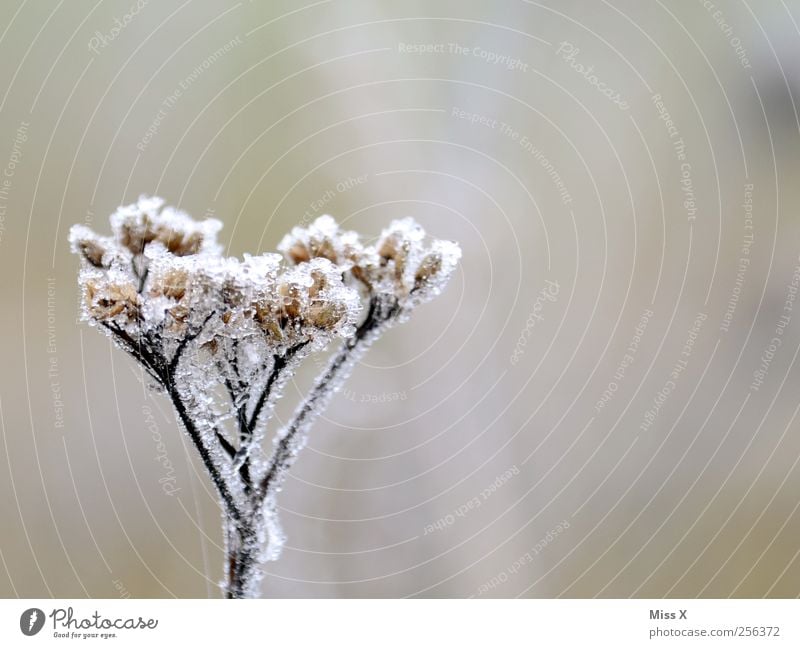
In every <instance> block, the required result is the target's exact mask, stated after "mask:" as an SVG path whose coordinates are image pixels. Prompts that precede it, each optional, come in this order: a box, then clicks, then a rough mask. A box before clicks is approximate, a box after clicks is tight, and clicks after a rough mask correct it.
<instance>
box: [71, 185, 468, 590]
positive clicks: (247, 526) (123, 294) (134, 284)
mask: <svg viewBox="0 0 800 648" xmlns="http://www.w3.org/2000/svg"><path fill="white" fill-rule="evenodd" d="M220 227H221V223H220V222H219V221H217V220H214V219H207V220H204V221H200V222H198V221H194V220H193V219H192V218H190V217H189V216H188V215H186V214H184V213H183V212H180V211H177V210H175V209H173V208H171V207H165V206H164V202H163V201H162V200H161V199H160V198H146V197H142V198H140V199H139V200H138V202H136V203H135V204H133V205H128V206H126V207H120V208H119V209H118V210H117V211H116V212H115V213H114V214H113V215H112V216H111V229H112V236H110V237H106V236H100V235H98V234H96V233H95V232H93V231H92V230H90V229H89V228H87V227H85V226H82V225H76V226H74V227H73V228H72V229H71V231H70V243H71V247H72V251H73V252H74V253H75V254H77V255H78V256H79V257H80V259H81V270H80V273H79V277H78V282H79V284H80V286H81V290H82V295H83V300H82V305H81V311H82V314H83V317H84V318H85V319H87V320H88V321H89V322H90V323H92V324H94V325H97V326H98V327H99V328H101V329H102V330H103V331H104V332H105V333H106V334H108V335H109V336H110V337H111V338H112V340H114V342H115V343H116V344H118V345H119V346H120V347H121V348H123V349H124V350H125V351H127V352H128V353H129V354H131V355H132V356H133V357H135V358H136V360H137V361H138V362H139V363H140V364H141V365H142V367H143V368H144V370H145V371H146V373H147V375H148V376H149V377H150V379H151V384H152V385H153V386H154V387H155V388H156V389H158V390H159V391H160V392H162V393H163V394H165V395H166V396H167V397H168V398H169V399H170V400H171V402H172V404H173V406H174V408H175V412H176V414H177V415H178V417H179V419H180V420H181V423H182V424H183V427H184V429H185V431H186V433H187V434H188V435H189V437H190V438H191V440H192V442H193V444H194V446H195V448H196V449H197V451H198V453H199V454H200V457H201V459H202V461H203V463H204V465H205V467H206V470H207V471H208V474H209V476H210V477H211V479H212V481H213V482H214V485H215V487H216V489H217V492H218V493H219V496H220V499H221V501H222V505H223V508H224V511H225V519H226V523H225V534H226V535H225V538H226V551H227V563H226V576H227V578H226V582H225V584H224V591H225V593H226V595H228V596H232V597H242V596H254V595H256V594H257V588H258V581H259V579H260V570H259V562H260V561H263V560H274V559H276V558H277V557H278V556H279V555H280V551H281V547H282V545H283V540H284V536H283V532H282V531H281V528H280V524H279V521H278V517H277V505H276V495H277V493H278V491H279V490H280V487H281V484H282V482H283V479H284V478H285V475H286V472H287V471H288V469H289V467H290V466H291V464H292V462H293V461H294V458H295V457H296V456H297V454H298V452H299V450H300V449H301V447H302V446H303V443H304V440H305V436H306V432H307V430H308V428H309V426H310V424H311V422H312V421H313V420H314V418H315V417H317V416H319V414H320V413H321V412H322V410H323V409H324V407H325V405H326V404H327V402H328V401H329V399H330V395H331V394H332V393H333V391H334V390H335V389H336V388H337V387H338V385H340V384H341V382H342V381H343V380H344V379H345V378H346V377H347V375H348V374H349V372H350V371H351V370H352V368H353V366H354V365H355V363H356V362H357V360H358V358H359V357H361V355H362V354H363V353H364V351H365V350H366V349H367V347H368V346H369V345H370V344H371V343H372V342H373V341H374V340H375V339H376V338H377V336H378V335H379V334H380V332H381V331H382V330H383V329H385V328H387V327H389V326H391V325H393V324H394V323H396V322H398V321H401V320H402V319H404V318H405V317H406V316H407V315H408V313H409V312H410V311H411V309H412V308H413V307H414V306H416V305H417V304H419V303H421V302H423V301H426V300H427V299H429V298H430V297H431V296H433V295H435V294H437V293H438V292H439V291H440V290H441V289H442V287H443V286H444V285H445V284H446V282H447V280H448V279H449V277H450V276H451V275H452V272H453V270H454V268H455V266H456V263H457V261H458V259H459V257H460V254H461V253H460V250H459V248H458V246H457V245H456V244H455V243H451V242H449V241H438V240H434V241H432V242H430V243H426V238H425V232H424V231H423V230H422V228H421V227H420V226H419V225H417V224H416V223H415V222H414V221H413V220H411V219H403V220H401V221H395V222H393V223H392V224H391V225H390V226H389V227H388V228H387V229H386V230H384V232H383V233H382V234H381V236H380V238H379V239H378V241H377V242H376V243H375V244H374V245H364V244H363V243H362V242H361V240H360V238H359V236H358V234H356V233H355V232H350V231H342V230H340V229H339V226H338V225H337V224H336V222H335V221H334V220H333V219H332V218H331V217H330V216H323V217H320V218H318V219H317V220H316V221H314V223H312V224H311V225H310V226H309V227H307V228H299V227H297V228H294V229H293V230H292V232H291V234H289V235H287V236H286V237H285V238H284V239H283V241H282V242H281V245H280V248H279V249H280V251H281V252H282V253H283V256H281V255H280V254H262V255H259V256H251V255H244V257H243V258H242V259H238V258H233V257H224V256H222V250H221V247H220V246H219V244H218V243H217V240H216V237H217V233H218V232H219V229H220ZM284 257H285V259H286V260H287V261H288V263H285V261H284ZM364 298H365V300H366V304H363V305H362V299H364ZM364 306H366V309H365V308H364ZM363 312H366V314H362V313H363ZM335 338H340V339H341V343H340V349H339V350H338V351H337V352H335V353H334V354H333V356H332V358H331V359H330V361H329V364H328V366H327V367H326V369H325V370H324V371H323V372H322V373H321V374H320V376H319V377H318V378H317V381H316V383H315V385H314V387H313V388H312V389H311V391H310V393H309V394H308V396H307V397H306V398H305V399H304V400H303V401H302V402H301V403H300V405H299V406H298V408H297V410H296V411H295V414H294V415H293V417H292V418H291V419H290V420H289V422H288V423H287V425H286V426H285V427H284V428H283V429H282V430H280V431H279V432H278V433H277V434H276V436H275V440H274V443H273V447H272V449H271V453H270V454H269V456H267V454H266V452H265V449H264V448H263V447H262V444H261V441H262V440H263V437H264V435H265V430H266V426H267V422H268V421H269V419H270V417H271V415H272V411H273V408H274V405H275V402H276V400H277V399H278V398H280V396H281V394H282V392H283V388H284V386H285V384H286V382H287V381H288V380H289V378H290V377H291V376H292V375H293V373H294V372H295V371H296V369H297V367H298V365H299V363H300V362H301V361H302V359H303V358H304V357H306V356H307V355H309V354H310V353H312V352H314V351H318V350H320V349H322V348H323V347H325V346H326V345H327V344H328V343H329V342H331V341H332V340H334V339H335ZM231 422H233V424H232V427H233V431H231V430H230V429H229V428H230V427H231Z"/></svg>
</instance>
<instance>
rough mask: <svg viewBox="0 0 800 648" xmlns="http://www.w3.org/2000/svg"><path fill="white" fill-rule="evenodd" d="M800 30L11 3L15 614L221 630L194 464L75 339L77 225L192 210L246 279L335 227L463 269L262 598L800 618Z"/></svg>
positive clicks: (343, 413) (163, 408) (7, 383)
mask: <svg viewBox="0 0 800 648" xmlns="http://www.w3.org/2000/svg"><path fill="white" fill-rule="evenodd" d="M798 22H800V2H797V1H795V0H766V1H764V2H758V3H756V2H748V1H747V0H741V1H722V0H720V1H717V0H715V1H714V2H713V3H712V2H686V3H672V2H662V1H659V0H652V1H651V0H648V1H646V2H641V1H638V0H610V1H608V2H606V1H604V0H603V1H601V2H588V1H586V0H583V1H580V2H579V1H574V0H572V1H564V0H560V1H558V2H556V1H550V2H532V1H528V0H513V1H512V0H507V1H506V0H504V1H501V2H491V3H490V2H488V1H479V0H452V1H446V0H439V1H437V2H422V1H416V0H410V1H409V2H403V3H397V2H388V1H380V2H374V1H372V2H366V1H357V0H320V1H316V2H309V3H307V4H301V3H293V2H289V1H288V0H285V1H270V2H252V1H250V2H208V1H204V0H187V1H184V2H179V1H176V2H172V1H162V2H154V1H152V0H151V1H150V2H147V1H146V0H109V1H105V2H102V1H98V2H94V1H93V0H91V1H87V2H69V3H67V2H64V1H63V0H61V1H60V2H44V1H42V0H33V1H27V0H25V1H23V2H19V1H17V0H9V1H7V2H5V3H4V4H3V10H2V17H1V18H0V56H1V58H2V61H3V64H2V66H0V264H2V274H0V276H2V281H0V312H1V313H2V315H0V336H1V337H0V339H2V344H1V345H0V367H2V371H1V372H0V434H2V443H0V513H2V519H3V524H2V526H0V595H3V596H5V597H15V596H20V597H49V596H54V597H116V596H123V597H128V596H130V597H171V596H176V597H216V596H219V590H218V587H217V581H218V580H219V579H220V578H221V573H222V564H221V563H222V553H221V548H220V546H221V537H220V524H219V522H220V513H219V508H218V506H217V503H216V501H215V498H214V495H213V492H212V490H211V486H210V484H209V482H208V480H207V478H206V476H205V474H204V473H203V471H202V468H201V467H200V466H199V463H198V461H197V458H196V457H195V456H194V453H193V451H192V449H191V448H190V447H188V445H187V443H186V442H185V440H184V439H183V437H182V435H181V433H180V431H179V428H178V425H177V423H176V421H175V419H174V417H173V415H172V413H171V410H170V409H169V407H168V404H167V402H166V401H165V400H164V399H163V398H161V397H159V396H157V395H154V394H151V393H148V392H147V391H146V390H145V389H144V388H143V387H142V384H141V381H140V374H139V372H138V370H137V368H136V367H135V366H134V365H133V364H132V362H131V361H130V360H129V359H128V358H127V357H126V356H125V355H124V354H123V353H121V352H119V351H117V350H115V349H113V348H112V347H111V345H110V343H109V341H108V339H107V338H105V337H104V336H102V335H99V334H98V333H97V332H96V331H94V330H91V329H89V328H87V327H86V326H84V325H83V324H81V323H80V322H79V321H78V291H77V287H76V273H77V268H78V263H77V259H76V258H75V257H73V256H72V255H71V254H70V253H69V249H68V245H67V242H66V236H67V231H68V228H69V227H70V225H72V224H73V223H86V224H88V225H90V226H92V227H94V228H95V229H96V230H97V231H99V232H101V233H108V232H109V228H108V215H109V214H110V213H111V212H113V211H114V209H115V208H116V207H117V206H118V205H121V204H127V203H130V202H133V201H135V200H136V198H137V197H138V196H139V195H140V194H157V195H160V196H163V197H164V198H165V199H166V200H167V202H168V203H171V204H173V205H177V206H179V207H180V208H182V209H184V210H186V211H187V212H189V213H191V214H192V215H194V216H195V217H198V218H200V217H203V216H208V215H213V216H215V217H217V218H220V219H221V220H222V221H223V222H224V223H225V228H224V230H223V233H222V240H223V241H225V243H226V244H227V245H228V251H229V253H231V254H236V255H239V254H242V253H243V252H246V251H248V252H263V251H269V250H273V249H274V248H275V246H276V245H277V243H278V241H279V240H280V238H281V237H282V236H283V234H284V233H285V232H286V231H288V230H289V229H290V228H291V227H292V226H294V225H296V224H298V223H307V222H308V221H309V220H310V219H311V218H314V217H316V216H317V215H319V214H322V213H330V214H332V215H334V216H335V217H336V218H337V219H339V220H340V221H343V222H344V223H345V224H346V226H347V227H348V228H352V229H358V230H360V231H363V232H364V233H366V234H367V235H377V234H378V233H379V232H380V230H381V229H382V228H383V227H384V226H385V225H386V224H388V222H389V221H390V220H391V219H393V218H397V217H401V216H405V215H413V216H414V217H415V218H416V219H418V220H419V221H420V222H421V223H422V224H423V225H424V226H425V228H426V229H427V230H428V231H429V232H431V233H432V234H433V235H435V236H437V237H442V238H452V239H455V240H457V241H459V242H460V244H461V246H462V248H463V250H464V258H463V262H462V265H461V268H460V270H459V272H458V273H457V275H456V276H455V278H454V280H453V281H452V283H451V285H450V286H449V288H448V289H447V291H446V293H445V294H444V295H442V296H441V297H440V298H439V299H437V300H436V301H434V302H432V303H430V304H429V305H427V306H425V307H424V308H422V309H420V310H419V311H418V312H417V313H416V316H415V317H414V318H413V320H412V321H410V322H409V323H408V324H406V325H404V326H402V327H398V328H396V329H394V330H393V331H392V332H391V333H390V334H388V335H386V336H385V337H384V338H383V339H382V340H381V341H380V343H379V344H377V345H376V346H375V347H374V348H373V349H372V350H371V352H370V353H369V355H368V356H367V357H366V359H365V361H364V362H362V363H361V365H360V366H359V367H358V368H357V369H356V371H355V372H354V374H353V376H352V378H351V379H350V381H349V382H348V383H347V385H346V386H345V389H344V390H343V391H342V392H341V393H340V394H339V395H338V396H337V397H336V399H335V401H334V402H333V404H332V406H331V407H330V409H329V410H328V412H327V415H326V417H325V419H324V420H322V421H320V422H319V423H318V424H317V425H316V427H315V429H314V431H313V433H312V436H311V439H310V443H309V447H308V448H307V449H306V450H305V451H304V453H303V454H302V456H301V457H300V459H299V461H298V462H297V464H296V466H295V467H294V469H293V471H292V474H291V476H290V478H289V480H288V482H287V485H286V488H285V490H284V492H283V493H282V498H281V500H280V504H281V509H282V518H283V522H284V525H285V528H286V532H287V534H288V543H287V547H286V550H285V552H284V555H283V557H282V558H281V560H280V561H278V562H274V563H269V564H268V565H267V566H266V572H267V576H266V578H265V581H264V587H263V590H264V595H265V596H269V597H558V596H565V597H593V596H607V597H629V596H637V597H664V596H674V597H678V596H679V597H695V596H709V597H712V596H713V597H728V596H737V597H762V596H769V597H795V596H797V595H798V593H800V560H799V559H798V553H800V515H799V514H798V503H800V499H798V494H799V493H800V469H798V461H799V460H800V435H799V434H798V430H800V420H798V418H797V413H798V407H800V375H799V374H800V372H799V371H798V367H797V366H796V361H797V356H798V351H800V304H798V303H797V302H796V301H795V296H796V292H797V288H798V285H799V284H800V238H799V237H798V218H797V210H798V205H800V183H798V181H797V178H798V173H799V172H800V168H799V167H798V165H800V155H799V153H800V120H799V119H798V105H797V104H798V102H799V101H800V67H798V61H800V27H799V26H798ZM323 361H324V358H320V359H319V361H318V362H317V363H315V362H307V363H306V365H307V366H306V367H305V368H304V370H303V371H301V372H300V373H299V374H298V376H297V378H296V380H295V381H294V383H293V384H292V385H291V386H290V388H289V389H288V392H287V397H286V398H284V402H283V403H282V405H281V408H280V410H279V418H281V417H284V418H285V416H286V415H287V413H288V412H290V411H291V409H292V404H293V402H295V401H296V399H297V397H298V396H299V395H300V394H302V393H303V391H304V389H305V388H306V387H307V386H308V384H309V382H310V380H311V379H312V378H313V374H314V370H315V369H317V368H318V367H319V366H320V363H321V362H323Z"/></svg>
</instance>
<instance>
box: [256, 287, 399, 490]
mask: <svg viewBox="0 0 800 648" xmlns="http://www.w3.org/2000/svg"><path fill="white" fill-rule="evenodd" d="M395 314H396V306H395V305H389V306H388V307H387V306H386V304H381V302H380V301H379V299H378V298H373V299H372V300H370V304H369V309H368V311H367V315H366V317H365V318H364V321H363V322H362V323H361V325H360V326H359V327H358V329H357V330H356V332H355V334H354V335H353V336H352V337H350V338H348V339H347V341H346V342H345V343H344V344H343V345H342V348H341V349H340V350H339V351H338V352H337V354H336V355H335V356H334V357H333V358H332V359H331V361H330V362H329V363H328V366H327V368H326V369H325V371H324V372H323V373H322V375H321V376H319V377H318V378H317V381H316V383H315V385H314V388H313V389H312V391H311V393H310V394H309V395H308V397H307V398H306V400H305V401H303V404H302V405H301V407H300V409H299V410H298V411H297V412H295V414H294V416H293V417H292V419H291V421H290V422H289V424H288V425H287V427H286V431H285V433H284V435H283V437H281V439H280V441H279V442H278V447H277V448H275V452H274V453H273V455H272V459H271V460H270V464H269V468H268V470H267V474H266V475H265V476H264V478H263V479H262V481H261V483H260V484H259V489H258V495H259V498H260V499H261V501H262V502H263V500H264V499H265V498H266V496H267V494H268V493H269V492H270V489H272V488H274V487H275V486H276V485H277V480H278V478H279V477H280V475H281V474H282V473H283V468H285V467H286V464H287V462H288V461H290V460H291V458H292V452H291V449H292V443H294V440H295V438H296V437H297V434H298V433H299V432H300V430H301V429H302V428H303V425H304V424H305V422H306V420H307V419H308V417H309V416H310V415H311V414H313V413H314V412H315V411H318V410H317V404H318V403H319V402H320V401H321V400H323V399H324V398H325V397H326V396H327V395H328V393H329V392H330V390H331V385H333V384H335V381H336V379H337V378H338V376H339V373H340V372H341V371H342V369H343V368H344V367H346V366H347V364H348V362H347V361H348V360H349V358H350V356H351V355H352V353H353V352H354V351H355V350H356V349H357V348H358V347H359V346H360V345H362V344H363V343H364V342H365V340H366V339H367V337H368V336H369V334H370V333H371V332H372V331H374V330H375V329H376V328H377V327H378V326H380V325H381V324H383V323H384V322H386V321H388V320H389V319H391V318H392V317H394V315H395Z"/></svg>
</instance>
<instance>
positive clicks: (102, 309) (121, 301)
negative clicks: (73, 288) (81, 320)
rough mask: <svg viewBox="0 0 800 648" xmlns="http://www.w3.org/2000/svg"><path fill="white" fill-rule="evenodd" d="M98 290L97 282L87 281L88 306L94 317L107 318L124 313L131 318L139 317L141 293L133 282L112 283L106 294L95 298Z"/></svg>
mask: <svg viewBox="0 0 800 648" xmlns="http://www.w3.org/2000/svg"><path fill="white" fill-rule="evenodd" d="M98 292H99V289H98V287H97V285H96V284H95V283H93V282H87V284H86V297H87V302H88V303H87V306H88V309H89V312H90V313H91V315H92V316H93V317H94V318H96V319H98V320H106V319H110V318H112V317H117V316H118V315H122V314H123V313H124V314H125V315H127V316H128V317H130V318H134V317H138V315H139V295H138V293H137V292H136V289H135V288H134V287H133V285H132V284H110V285H109V286H107V287H106V289H105V292H106V294H105V295H102V296H100V297H99V298H97V299H95V297H97V293H98Z"/></svg>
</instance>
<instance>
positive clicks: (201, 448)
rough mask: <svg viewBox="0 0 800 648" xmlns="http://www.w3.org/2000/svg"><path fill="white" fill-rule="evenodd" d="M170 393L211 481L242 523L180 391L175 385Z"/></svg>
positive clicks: (169, 390) (229, 508) (231, 511)
mask: <svg viewBox="0 0 800 648" xmlns="http://www.w3.org/2000/svg"><path fill="white" fill-rule="evenodd" d="M168 393H169V396H170V399H171V400H172V406H173V407H174V408H175V411H176V412H177V413H178V416H179V417H180V419H181V422H182V423H183V426H184V427H185V428H186V432H187V433H188V434H189V438H190V439H191V440H192V442H193V443H194V446H195V448H196V449H197V451H198V452H199V453H200V458H201V459H202V460H203V465H204V466H205V467H206V470H207V471H208V474H209V475H210V476H211V481H212V482H214V485H215V486H216V487H217V490H218V491H219V494H220V497H222V501H223V502H224V504H225V508H226V510H227V511H228V514H229V515H230V516H231V517H232V518H233V519H234V520H236V521H237V522H240V521H241V519H242V514H241V512H240V511H239V508H238V507H237V506H236V502H235V501H234V499H233V495H231V492H230V490H229V488H228V484H227V483H226V482H225V479H224V478H223V477H222V474H221V473H220V472H219V469H218V468H217V466H216V464H215V463H214V460H213V458H212V457H211V453H210V452H209V450H208V448H207V447H206V446H205V444H204V443H203V439H202V437H201V436H200V432H199V431H198V430H197V428H196V427H195V424H194V421H192V418H191V417H190V416H189V413H188V412H187V411H186V406H185V405H184V404H183V399H182V398H181V395H180V394H179V393H178V390H177V388H176V387H175V386H174V385H170V388H169V389H168Z"/></svg>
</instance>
